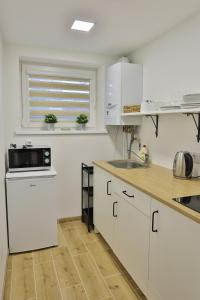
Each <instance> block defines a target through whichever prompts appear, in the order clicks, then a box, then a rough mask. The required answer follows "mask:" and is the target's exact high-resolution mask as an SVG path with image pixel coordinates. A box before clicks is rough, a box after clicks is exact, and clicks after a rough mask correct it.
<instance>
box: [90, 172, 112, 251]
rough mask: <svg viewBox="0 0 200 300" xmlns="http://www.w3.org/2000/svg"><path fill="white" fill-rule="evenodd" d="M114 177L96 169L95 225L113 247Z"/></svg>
mask: <svg viewBox="0 0 200 300" xmlns="http://www.w3.org/2000/svg"><path fill="white" fill-rule="evenodd" d="M113 221H114V219H113V200H112V176H111V175H110V174H109V173H107V172H104V171H103V170H102V169H100V168H98V167H95V168H94V225H95V227H96V228H97V230H98V231H99V232H100V233H101V234H102V236H103V237H104V239H105V240H106V241H107V243H108V244H109V245H110V246H111V247H112V246H113V241H114V235H113V230H114V223H113Z"/></svg>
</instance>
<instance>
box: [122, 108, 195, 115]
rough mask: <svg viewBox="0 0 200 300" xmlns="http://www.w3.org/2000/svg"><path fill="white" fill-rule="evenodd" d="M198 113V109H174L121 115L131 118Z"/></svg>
mask: <svg viewBox="0 0 200 300" xmlns="http://www.w3.org/2000/svg"><path fill="white" fill-rule="evenodd" d="M191 113H194V114H195V113H200V108H193V109H175V110H163V111H162V110H154V111H149V112H134V113H122V114H121V116H122V117H133V116H152V115H169V114H191Z"/></svg>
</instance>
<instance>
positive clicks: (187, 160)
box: [173, 151, 193, 178]
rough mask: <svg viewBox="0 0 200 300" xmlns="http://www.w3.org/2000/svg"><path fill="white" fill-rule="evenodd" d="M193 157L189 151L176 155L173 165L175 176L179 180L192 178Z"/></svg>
mask: <svg viewBox="0 0 200 300" xmlns="http://www.w3.org/2000/svg"><path fill="white" fill-rule="evenodd" d="M192 172H193V155H192V154H191V153H189V152H187V151H179V152H177V153H176V155H175V158H174V164H173V175H174V177H177V178H192V175H193V174H192Z"/></svg>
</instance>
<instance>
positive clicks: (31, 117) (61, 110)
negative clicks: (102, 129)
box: [24, 67, 94, 124]
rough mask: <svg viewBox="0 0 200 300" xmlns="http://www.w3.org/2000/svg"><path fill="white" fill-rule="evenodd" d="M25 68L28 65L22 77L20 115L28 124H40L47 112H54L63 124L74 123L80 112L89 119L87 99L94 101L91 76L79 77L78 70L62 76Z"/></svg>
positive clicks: (89, 108) (89, 103)
mask: <svg viewBox="0 0 200 300" xmlns="http://www.w3.org/2000/svg"><path fill="white" fill-rule="evenodd" d="M40 68H41V67H40ZM29 70H30V68H28V69H26V70H25V76H24V78H25V80H26V86H25V94H26V95H25V97H24V99H25V100H24V101H25V102H26V103H25V107H26V112H25V114H24V116H25V118H26V121H28V123H32V124H33V123H35V124H37V123H39V122H40V123H41V122H43V121H44V117H45V115H46V114H49V113H53V114H55V115H56V116H57V118H58V122H60V123H65V124H69V123H75V121H76V118H77V116H78V115H80V114H85V115H87V116H88V119H89V121H90V117H91V102H92V101H93V100H94V99H92V98H94V97H92V95H93V94H94V93H93V92H92V89H91V85H92V83H93V80H92V77H91V76H89V75H88V76H85V78H83V75H82V76H81V77H80V76H78V75H79V74H78V72H77V74H76V76H73V75H74V74H73V73H75V71H73V72H72V74H70V72H68V73H69V75H63V74H59V73H57V74H55V73H54V74H51V73H50V72H46V73H45V72H44V71H42V72H41V71H40V72H38V73H37V72H36V71H35V70H34V71H29ZM66 73H67V72H66ZM86 74H87V73H86ZM88 74H90V72H89V73H88ZM90 75H91V74H90ZM26 123H27V122H26Z"/></svg>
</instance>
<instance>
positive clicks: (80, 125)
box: [77, 124, 86, 130]
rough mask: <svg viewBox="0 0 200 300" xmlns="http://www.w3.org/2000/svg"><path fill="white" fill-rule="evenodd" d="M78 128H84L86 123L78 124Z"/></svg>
mask: <svg viewBox="0 0 200 300" xmlns="http://www.w3.org/2000/svg"><path fill="white" fill-rule="evenodd" d="M77 128H78V130H86V124H78V127H77Z"/></svg>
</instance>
